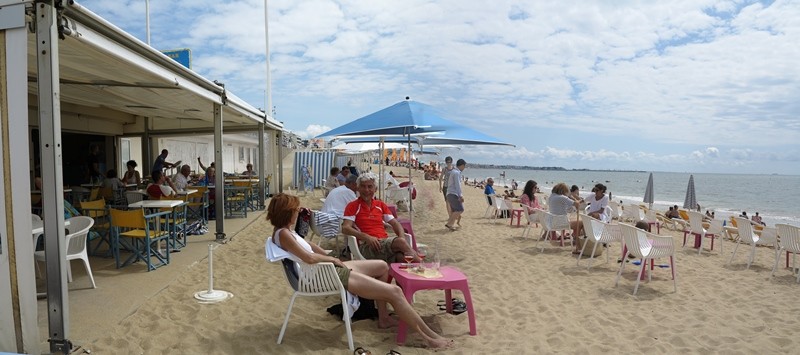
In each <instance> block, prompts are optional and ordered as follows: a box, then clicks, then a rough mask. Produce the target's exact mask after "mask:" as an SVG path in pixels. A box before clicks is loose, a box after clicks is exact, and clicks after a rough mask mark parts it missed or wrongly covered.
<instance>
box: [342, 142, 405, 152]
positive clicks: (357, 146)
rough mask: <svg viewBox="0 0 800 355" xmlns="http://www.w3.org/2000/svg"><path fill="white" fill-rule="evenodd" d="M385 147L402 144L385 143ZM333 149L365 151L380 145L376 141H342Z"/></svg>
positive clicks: (375, 148)
mask: <svg viewBox="0 0 800 355" xmlns="http://www.w3.org/2000/svg"><path fill="white" fill-rule="evenodd" d="M385 145H386V148H387V149H388V148H392V149H396V148H403V147H405V146H404V145H402V144H400V143H385ZM333 149H337V150H344V151H346V152H367V151H371V150H380V145H379V144H378V143H377V142H363V143H343V144H339V145H336V146H334V147H333Z"/></svg>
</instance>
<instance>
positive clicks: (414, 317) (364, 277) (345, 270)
mask: <svg viewBox="0 0 800 355" xmlns="http://www.w3.org/2000/svg"><path fill="white" fill-rule="evenodd" d="M299 212H300V199H299V198H298V197H297V196H292V195H287V194H278V195H276V196H275V197H273V198H272V199H271V200H270V203H269V207H268V208H267V220H269V222H270V224H272V226H273V227H275V232H274V233H273V235H272V242H273V243H274V244H275V245H277V246H278V247H280V248H281V249H283V250H285V251H286V252H288V253H289V259H291V260H292V261H294V262H297V263H306V264H316V263H320V262H330V263H333V264H334V266H335V267H336V273H337V274H338V275H339V279H340V280H341V282H342V285H343V286H344V288H345V289H346V290H347V291H349V292H351V293H353V294H355V295H357V296H363V297H366V298H371V299H374V300H375V301H376V302H375V303H376V306H377V308H378V327H379V328H389V327H393V326H396V325H397V320H396V319H395V318H393V317H391V316H390V315H389V312H388V310H387V308H386V303H387V302H388V303H391V304H392V307H393V308H394V312H395V313H396V314H397V316H398V317H400V319H402V320H403V322H405V323H406V324H408V326H409V328H411V329H413V330H415V331H416V332H417V333H419V334H420V336H422V338H423V339H424V340H425V343H426V344H427V345H428V347H431V348H448V347H451V346H452V345H453V341H452V340H449V339H447V338H444V337H442V336H441V335H439V334H437V333H436V332H434V331H433V330H431V328H430V327H428V325H427V324H425V322H424V321H423V320H422V318H421V317H420V316H419V314H417V312H415V311H414V308H413V307H412V306H411V305H410V304H409V303H408V301H407V300H406V298H405V296H404V295H403V292H402V290H400V287H398V286H397V285H392V284H390V283H388V282H387V281H388V277H389V266H388V264H386V262H384V261H383V260H350V261H345V262H343V261H341V260H339V259H338V258H335V257H333V256H328V255H327V254H326V253H325V251H324V250H323V249H322V248H320V247H319V246H317V245H316V244H313V243H309V242H307V241H306V240H305V239H303V238H302V237H300V235H298V234H297V233H296V232H295V231H294V228H293V227H294V225H295V223H296V222H297V217H298V214H299ZM268 247H269V246H268Z"/></svg>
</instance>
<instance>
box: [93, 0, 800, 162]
mask: <svg viewBox="0 0 800 355" xmlns="http://www.w3.org/2000/svg"><path fill="white" fill-rule="evenodd" d="M78 2H79V3H80V4H81V5H83V6H85V7H86V8H88V9H89V10H91V11H93V12H95V13H97V14H98V15H100V16H102V17H104V18H105V19H107V20H109V21H110V22H111V23H113V24H115V25H116V26H118V27H120V28H122V29H123V30H125V31H127V32H129V33H131V34H133V35H134V36H136V37H137V38H140V39H141V40H142V41H145V38H146V35H145V33H146V31H145V27H146V26H145V18H146V16H145V0H83V1H80V0H78ZM264 3H265V1H264V0H225V1H223V0H192V1H185V0H180V1H178V0H151V1H150V17H151V19H150V30H151V45H152V46H153V47H155V48H157V49H160V50H170V49H177V48H189V49H191V51H192V68H193V69H194V70H195V71H196V72H198V73H200V74H201V75H203V76H205V77H207V78H209V79H212V80H218V81H220V82H223V83H225V85H226V88H227V89H228V90H229V91H231V92H233V93H234V94H236V95H237V96H239V97H241V98H242V99H244V100H245V101H247V102H249V103H250V104H251V105H253V106H255V107H259V108H265V107H266V106H267V104H266V91H267V90H266V88H267V85H266V77H267V75H266V72H267V70H266V67H267V65H266V54H265V53H266V50H265V48H266V40H265V31H264V27H265V26H264ZM268 12H269V53H270V57H269V60H270V75H271V83H272V86H271V87H272V93H271V96H272V104H273V110H274V117H275V118H276V119H277V120H279V121H282V122H283V123H284V126H285V128H286V129H288V130H290V131H293V132H295V133H297V134H299V135H301V136H303V137H314V136H316V135H318V134H320V133H323V132H325V131H327V130H329V129H331V128H335V127H338V126H340V125H343V124H345V123H347V122H350V121H352V120H354V119H357V118H359V117H362V116H365V115H367V114H370V113H372V112H374V111H378V110H380V109H382V108H385V107H387V106H390V105H392V104H395V103H397V102H399V101H402V100H404V99H405V97H406V96H408V97H410V98H411V99H412V100H415V101H419V102H422V103H425V104H428V105H431V106H434V107H436V108H437V109H438V110H439V111H441V112H442V113H443V116H444V117H445V118H448V119H450V120H452V121H456V122H458V123H461V124H463V125H466V126H469V127H472V128H474V129H478V130H480V131H482V132H484V133H487V134H490V135H492V136H494V137H496V138H498V139H500V140H503V141H505V142H509V143H512V144H514V145H515V147H488V146H470V147H463V148H461V149H458V150H456V149H447V150H445V151H444V152H443V153H444V154H449V155H453V156H454V157H456V158H464V159H465V160H466V161H467V162H475V163H495V164H500V163H502V164H509V165H530V166H561V167H565V168H574V169H580V168H588V169H619V170H645V171H675V172H709V173H752V174H772V173H778V174H800V65H798V58H800V1H798V0H789V1H722V0H688V1H684V0H676V1H627V0H618V1H611V0H608V1H599V0H598V1H568V2H562V1H502V0H496V1H477V0H438V1H423V0H402V1H400V0H396V1H381V0H373V1H363V0H350V1H329V0H308V1H303V0H270V1H269V2H268ZM442 159H443V158H439V160H442Z"/></svg>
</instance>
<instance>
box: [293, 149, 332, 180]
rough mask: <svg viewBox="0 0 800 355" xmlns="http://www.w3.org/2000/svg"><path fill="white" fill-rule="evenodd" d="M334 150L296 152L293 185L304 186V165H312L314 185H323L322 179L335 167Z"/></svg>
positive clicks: (311, 172)
mask: <svg viewBox="0 0 800 355" xmlns="http://www.w3.org/2000/svg"><path fill="white" fill-rule="evenodd" d="M334 155H335V153H334V152H332V151H331V152H295V153H294V168H293V169H292V170H293V171H292V186H296V187H298V188H300V187H301V186H303V167H307V168H308V167H310V168H311V169H310V171H309V173H310V175H311V179H312V180H313V186H314V187H318V186H322V180H323V179H326V178H327V177H328V173H330V170H331V168H332V167H333V159H334Z"/></svg>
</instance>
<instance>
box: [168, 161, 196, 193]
mask: <svg viewBox="0 0 800 355" xmlns="http://www.w3.org/2000/svg"><path fill="white" fill-rule="evenodd" d="M191 174H192V167H190V166H189V164H184V165H183V166H181V171H180V172H179V173H178V174H176V175H175V177H174V180H175V181H173V184H174V185H175V187H176V188H178V190H186V188H187V187H188V186H189V185H190V184H191V183H190V181H191V177H190V175H191Z"/></svg>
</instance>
